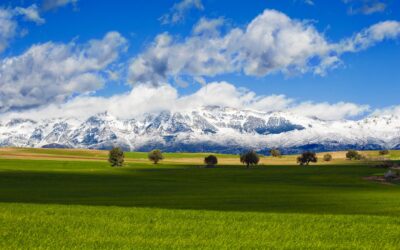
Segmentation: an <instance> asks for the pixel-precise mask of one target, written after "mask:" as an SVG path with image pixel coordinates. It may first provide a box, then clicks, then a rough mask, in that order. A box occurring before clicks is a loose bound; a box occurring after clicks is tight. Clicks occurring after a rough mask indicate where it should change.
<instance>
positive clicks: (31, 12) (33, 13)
mask: <svg viewBox="0 0 400 250" xmlns="http://www.w3.org/2000/svg"><path fill="white" fill-rule="evenodd" d="M15 12H16V13H17V14H19V15H22V16H23V17H24V18H25V19H26V20H28V21H32V22H35V23H36V24H44V23H45V20H44V19H43V18H42V17H40V14H39V9H38V7H37V5H36V4H33V5H31V6H29V7H27V8H22V7H17V8H15Z"/></svg>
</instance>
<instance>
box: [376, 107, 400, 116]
mask: <svg viewBox="0 0 400 250" xmlns="http://www.w3.org/2000/svg"><path fill="white" fill-rule="evenodd" d="M393 115H394V116H400V105H398V106H391V107H386V108H380V109H376V110H374V112H373V113H372V114H371V116H393Z"/></svg>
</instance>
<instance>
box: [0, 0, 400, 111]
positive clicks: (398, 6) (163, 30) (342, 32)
mask: <svg viewBox="0 0 400 250" xmlns="http://www.w3.org/2000/svg"><path fill="white" fill-rule="evenodd" d="M185 1H187V6H183V5H181V9H180V7H179V4H181V3H183V2H185ZM327 2H329V3H327ZM31 6H34V7H35V8H33V9H32V10H35V11H36V12H37V14H38V16H39V17H40V20H39V19H37V18H36V19H35V17H33V18H32V16H28V15H26V14H20V12H18V13H19V14H15V13H16V11H15V10H16V9H17V8H23V9H27V8H29V7H31ZM182 6H183V7H182ZM0 7H2V8H3V10H4V11H8V12H10V13H11V12H12V13H13V14H12V17H11V18H10V20H12V21H13V22H14V23H15V24H16V25H17V26H18V27H17V28H16V30H15V32H14V34H13V35H12V36H9V37H6V38H3V42H4V41H5V43H6V44H7V45H6V47H5V49H3V51H1V53H0V57H1V59H2V62H1V64H5V63H6V61H7V60H10V59H12V58H17V57H18V58H20V57H22V56H23V55H24V53H26V52H27V51H28V50H29V49H30V48H31V47H32V46H35V45H38V46H40V45H43V44H46V43H49V42H51V43H53V44H57V45H62V44H69V45H70V47H71V50H80V52H76V53H77V54H79V53H85V52H84V49H85V48H83V47H85V46H89V45H88V43H89V42H88V41H91V40H93V39H97V40H101V39H102V38H104V37H105V34H107V33H108V32H110V31H115V32H117V33H118V34H119V36H120V37H122V38H123V39H124V41H120V44H118V46H116V48H115V49H116V50H119V52H118V56H117V57H116V58H115V60H112V62H107V63H103V62H101V63H99V65H96V66H93V67H92V68H90V69H89V70H88V71H85V72H83V73H84V74H86V75H85V76H88V74H92V75H91V76H90V77H92V78H91V79H93V78H96V77H97V78H96V79H97V80H99V79H100V81H102V84H96V83H92V82H90V83H88V86H87V87H85V88H84V89H73V90H71V91H69V92H67V93H65V92H62V93H61V94H60V93H59V92H58V91H57V90H54V95H53V96H51V95H49V96H46V98H45V99H46V101H45V102H40V101H37V100H35V97H34V94H29V95H28V97H29V98H31V99H32V100H30V101H29V102H25V100H26V99H27V98H28V97H27V95H26V94H24V93H25V92H26V89H27V88H30V87H29V86H32V83H31V82H29V79H35V77H34V76H33V75H27V77H26V79H28V80H24V81H22V80H21V81H19V82H18V84H19V85H21V88H20V89H19V90H18V93H17V92H13V91H9V92H5V91H4V92H3V93H2V92H1V90H0V97H1V98H2V99H3V104H2V102H1V100H0V105H3V109H1V108H0V110H3V113H10V112H16V111H18V112H20V111H21V110H22V111H26V110H32V109H37V108H39V109H43V108H46V107H48V106H51V105H63V104H64V103H65V102H68V101H71V100H72V99H74V98H77V97H78V98H79V97H80V96H85V97H87V96H91V97H105V98H111V97H113V96H116V95H123V94H126V93H129V92H130V91H132V89H134V88H135V87H136V86H138V85H141V84H147V85H151V86H152V87H155V88H157V87H159V86H160V85H163V84H168V85H169V86H170V87H171V88H173V89H174V90H176V91H177V94H178V95H180V96H185V95H191V94H193V93H197V92H198V91H199V90H200V89H201V88H203V87H204V86H203V85H202V84H200V83H199V81H198V80H196V79H197V78H196V77H201V79H202V80H203V81H204V82H206V83H212V82H220V81H226V82H229V84H231V85H233V86H234V87H235V88H238V89H240V88H246V89H247V91H250V92H254V94H255V95H256V96H257V97H259V98H261V97H268V96H271V95H272V96H276V95H279V96H281V95H284V96H285V98H286V99H290V101H289V102H293V103H296V104H302V103H305V102H307V103H315V104H318V103H329V104H335V103H340V102H345V103H351V104H353V103H354V104H355V105H369V111H368V112H370V113H371V112H374V110H376V109H385V108H387V107H390V106H397V105H399V99H398V96H399V94H398V93H400V73H399V62H400V43H399V33H400V32H399V31H398V29H399V28H398V26H396V25H398V24H399V23H398V21H400V3H399V1H394V0H387V1H383V0H332V1H322V0H314V1H303V0H296V1H294V0H251V1H245V4H244V3H243V2H242V1H221V0H218V1H217V0H202V1H200V0H176V1H172V0H171V1H155V0H147V1H122V0H121V1H120V0H113V1H106V0H103V1H89V0H44V1H28V0H20V1H7V0H3V1H1V4H0ZM265 10H275V11H276V12H277V13H278V14H279V15H284V16H286V17H287V18H289V19H290V22H291V24H290V25H294V26H296V25H300V26H301V28H300V29H301V30H302V31H301V32H307V29H309V28H310V27H312V29H314V31H315V32H317V33H318V36H320V37H322V38H323V39H324V43H325V42H327V43H329V44H331V45H332V46H338V44H339V43H340V42H341V41H344V40H345V39H353V40H352V42H354V43H356V42H357V41H356V40H355V39H354V37H355V36H356V35H357V34H358V33H360V32H362V31H363V30H364V31H365V30H367V29H368V28H369V27H371V26H373V25H375V24H379V23H383V22H387V21H394V23H392V24H393V25H392V26H391V27H392V28H393V30H390V31H387V30H386V32H389V33H386V34H385V35H384V37H383V38H376V37H375V36H373V35H367V39H370V40H373V41H372V42H370V41H369V42H368V45H365V44H362V45H357V46H364V45H365V46H364V47H365V48H364V47H363V48H362V49H350V50H351V51H350V50H349V49H347V50H346V52H338V51H342V50H343V49H336V48H335V49H329V51H328V52H326V53H325V52H320V51H318V52H312V53H313V54H312V55H311V56H309V57H308V58H306V59H305V60H306V64H307V65H303V64H304V62H303V61H301V62H300V63H299V62H298V61H296V62H295V63H287V64H286V63H285V64H284V66H277V67H275V66H274V70H271V69H260V70H262V73H260V72H259V71H257V73H256V72H255V71H252V72H251V73H246V67H247V66H248V65H249V64H251V61H252V60H253V59H252V58H246V59H243V58H242V57H243V56H242V57H241V59H240V60H242V61H244V62H241V63H243V64H247V66H246V65H243V66H238V68H236V65H235V66H232V65H228V66H226V65H220V64H218V65H217V66H221V68H224V69H223V70H218V72H217V73H215V72H213V73H205V72H209V70H204V69H196V70H193V67H198V65H194V66H190V67H189V69H181V70H180V69H174V65H169V66H168V67H170V68H169V71H168V72H167V73H166V74H167V77H166V79H159V78H157V79H156V80H154V79H153V78H152V77H151V79H152V81H153V82H151V83H150V84H149V77H150V76H144V75H143V74H142V72H140V74H139V73H138V72H137V70H136V71H135V69H133V68H134V66H132V65H133V61H134V60H135V59H136V58H138V57H141V56H142V55H143V60H153V59H154V58H153V57H154V56H153V55H152V56H148V55H147V54H146V53H147V52H148V51H150V50H151V49H149V48H151V47H152V46H154V44H155V41H156V37H157V36H159V35H160V34H168V36H169V37H171V38H172V39H173V41H172V45H169V46H171V47H172V46H175V47H184V46H186V45H187V42H186V41H187V40H188V39H190V38H191V37H196V36H195V35H194V34H193V30H194V27H196V25H198V24H199V22H200V21H201V20H203V19H204V18H206V19H204V20H223V21H221V22H222V23H223V24H221V25H220V26H218V32H220V34H219V35H218V38H224V39H225V38H226V37H225V35H227V34H230V32H231V31H232V30H234V29H241V30H243V31H245V30H246V29H247V28H248V25H249V23H251V22H252V21H253V20H255V19H256V18H257V17H258V16H260V15H262V14H263V13H265V12H264V11H265ZM180 11H181V12H180ZM24 13H25V12H24ZM177 13H178V20H177V21H174V20H172V16H173V15H174V14H177ZM267 14H268V13H267ZM268 15H270V18H269V19H267V21H268V20H272V19H271V15H272V13H269V14H268ZM38 20H39V21H38ZM0 21H1V20H0ZM268 25H269V24H268ZM284 27H286V26H284ZM0 28H1V27H0ZM396 32H399V33H396ZM197 38H198V37H196V39H197ZM212 38H215V36H214V37H212ZM202 39H205V43H207V42H206V41H207V39H208V38H207V37H202ZM294 39H296V38H294ZM374 39H375V40H374ZM1 41H2V39H1V36H0V43H1ZM72 43H73V45H71V44H72ZM85 44H86V45H85ZM188 46H189V45H188ZM190 46H192V45H190ZM197 46H198V45H197ZM200 46H201V45H200ZM204 46H206V45H204ZM252 46H256V45H252ZM72 47H73V48H72ZM122 47H123V48H122ZM196 48H198V47H196ZM175 49H176V50H175V52H176V53H179V50H178V48H175ZM206 49H207V50H208V48H200V49H199V51H203V50H206ZM261 49H262V48H261ZM268 50H269V52H268V54H269V55H270V54H273V55H274V60H275V59H276V58H275V56H276V57H279V58H280V55H278V54H279V51H273V50H272V49H270V48H269V47H268ZM248 51H250V52H251V53H252V51H251V50H249V48H247V49H246V53H247V52H248ZM156 52H157V51H156ZM242 52H243V51H238V52H237V53H242ZM250 52H249V53H250ZM182 53H187V51H186V52H182ZM199 53H200V52H199ZM233 53H236V52H233ZM246 53H244V54H246ZM257 53H258V52H257ZM288 53H289V52H288ZM321 53H323V55H321ZM332 54H335V55H337V54H338V58H339V61H338V62H335V64H334V65H333V64H332V65H330V66H329V67H326V69H324V70H323V71H324V72H322V73H316V69H315V67H316V66H318V65H320V64H321V61H322V60H323V59H326V58H330V57H331V55H332ZM169 56H170V57H172V58H173V57H174V55H169ZM297 56H298V55H296V58H297V59H296V60H300V59H298V57H297ZM233 57H234V56H233V55H232V57H229V59H232V58H233ZM269 59H270V57H268V56H266V55H261V57H257V58H255V60H260V61H261V62H260V63H265V64H271V65H272V64H276V63H278V62H268V60H269ZM182 60H184V59H182ZM188 60H189V62H186V63H187V64H190V59H188ZM262 60H264V61H262ZM276 60H278V59H276ZM279 60H280V59H279ZM301 60H302V59H301ZM314 60H315V62H314ZM14 61H17V60H14ZM21 61H22V60H21ZM24 62H26V60H25V61H24ZM35 63H36V62H34V63H33V64H35ZM149 63H150V64H151V63H152V62H149ZM157 63H159V62H157ZM100 64H101V66H100ZM15 65H16V62H15ZM15 65H14V67H15ZM146 65H148V64H147V63H146ZM299 65H300V66H299ZM17 66H18V65H17ZM24 67H25V66H24ZM24 67H23V66H21V70H22V68H24ZM29 67H30V68H31V70H32V66H29ZM43 67H44V68H45V66H43ZM162 67H163V66H162ZM213 67H214V66H213ZM232 67H234V68H235V69H232ZM293 67H295V68H296V69H295V70H294V71H293V72H292V68H293ZM298 67H300V69H299V68H298ZM34 68H36V67H34ZM228 68H229V69H228ZM24 69H25V68H24ZM288 69H289V72H287V71H288ZM132 70H133V71H134V72H133V73H132V72H130V71H132ZM152 70H154V69H152ZM250 71H251V70H250ZM107 72H118V74H117V75H118V77H110V76H109V75H108V73H107ZM151 72H153V71H151ZM7 74H10V77H9V79H14V78H15V77H11V75H13V74H14V75H16V73H15V72H14V73H8V72H3V75H7ZM30 74H32V72H31V73H30ZM132 75H133V76H132ZM76 76H77V73H74V76H73V77H76ZM41 77H42V76H41ZM66 77H67V76H66ZM68 77H70V76H68ZM143 77H144V78H146V80H145V81H143V83H142V82H140V80H139V79H143ZM5 79H6V78H5V77H4V78H3V80H2V79H1V74H0V87H1V86H3V87H5V88H6V89H7V87H9V86H13V85H15V84H16V83H13V82H12V81H13V80H9V79H8V78H7V79H8V80H5ZM41 79H42V78H41ZM85 79H86V78H85ZM57 81H58V80H57ZM88 81H89V80H85V84H86V82H88ZM154 81H156V82H154ZM182 82H184V84H183V83H182ZM204 82H203V84H204ZM46 84H49V85H51V81H50V80H49V83H46ZM79 84H80V85H81V83H79ZM19 85H18V86H19ZM59 85H60V88H63V83H62V82H60V84H59ZM75 85H76V84H75ZM100 85H101V87H100ZM40 86H41V87H40V88H43V87H44V88H46V87H47V85H45V84H40ZM53 87H54V86H51V88H53ZM68 89H70V87H68ZM24 91H25V92H24ZM35 91H36V92H37V90H35ZM35 91H33V92H32V93H36V92H35ZM22 92H24V93H22ZM21 93H22V94H21ZM160 94H162V93H160ZM18 98H19V99H22V100H21V101H20V100H18ZM10 103H11V104H10ZM13 103H14V104H13ZM21 103H22V104H21ZM272 105H273V104H272ZM290 105H293V104H290ZM290 107H292V106H290ZM339 107H340V106H339ZM292 108H293V107H292ZM356 113H357V112H356ZM362 113H365V109H364V110H363V111H360V112H359V114H362ZM353 115H354V114H350V115H349V116H353ZM356 115H358V113H357V114H356ZM346 116H347V115H344V116H343V117H346Z"/></svg>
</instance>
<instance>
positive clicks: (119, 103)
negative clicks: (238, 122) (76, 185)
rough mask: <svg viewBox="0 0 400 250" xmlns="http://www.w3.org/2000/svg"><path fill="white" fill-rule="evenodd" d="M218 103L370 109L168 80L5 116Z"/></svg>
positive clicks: (303, 111) (326, 115)
mask: <svg viewBox="0 0 400 250" xmlns="http://www.w3.org/2000/svg"><path fill="white" fill-rule="evenodd" d="M215 105H218V106H221V107H231V108H237V109H251V110H256V111H261V112H273V111H287V112H293V113H296V114H300V115H304V116H309V117H318V118H320V119H324V120H337V119H344V118H349V117H353V116H357V115H361V114H363V113H364V112H366V111H367V110H368V106H364V105H357V104H353V103H343V102H341V103H334V104H328V103H312V102H305V103H299V102H296V101H295V100H293V99H291V98H288V97H286V96H284V95H270V96H259V95H257V94H256V93H254V92H252V91H249V90H246V89H242V88H237V87H235V86H234V85H232V84H230V83H227V82H212V83H209V84H207V85H205V86H203V87H201V88H200V89H199V90H198V91H196V92H195V93H193V94H189V95H183V96H180V95H179V94H178V91H177V90H176V89H175V88H174V87H172V86H171V85H168V84H165V85H161V86H157V87H151V86H148V85H138V86H135V87H134V88H133V89H132V90H131V91H130V92H129V93H124V94H120V95H115V96H112V97H108V98H106V97H94V96H79V97H76V98H74V99H71V100H69V101H68V102H66V103H61V104H57V103H52V104H50V105H48V106H45V107H41V108H38V109H34V110H29V111H23V112H19V113H17V112H12V113H6V114H3V118H4V117H6V118H10V117H24V118H31V119H43V118H55V117H60V116H62V117H64V118H66V117H71V118H81V119H85V118H88V117H89V116H91V115H94V114H97V113H102V112H105V111H107V112H108V113H109V114H111V115H113V116H115V117H118V118H123V119H124V118H126V119H127V118H134V117H136V116H140V115H142V114H144V113H152V112H160V111H192V110H196V109H198V108H199V107H204V106H215Z"/></svg>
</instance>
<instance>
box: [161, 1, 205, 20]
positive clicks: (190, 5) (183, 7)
mask: <svg viewBox="0 0 400 250" xmlns="http://www.w3.org/2000/svg"><path fill="white" fill-rule="evenodd" d="M193 9H197V10H204V6H203V3H202V2H201V0H182V1H181V2H179V3H176V4H174V5H173V6H172V8H171V10H170V11H169V12H168V13H167V14H165V15H163V16H162V17H160V21H161V23H162V24H176V23H179V22H182V21H183V20H184V19H185V16H186V14H187V13H188V12H189V11H190V10H193Z"/></svg>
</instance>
